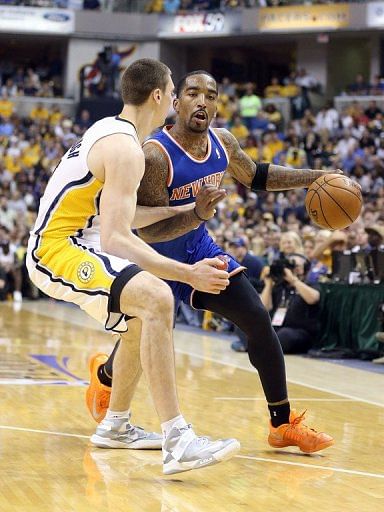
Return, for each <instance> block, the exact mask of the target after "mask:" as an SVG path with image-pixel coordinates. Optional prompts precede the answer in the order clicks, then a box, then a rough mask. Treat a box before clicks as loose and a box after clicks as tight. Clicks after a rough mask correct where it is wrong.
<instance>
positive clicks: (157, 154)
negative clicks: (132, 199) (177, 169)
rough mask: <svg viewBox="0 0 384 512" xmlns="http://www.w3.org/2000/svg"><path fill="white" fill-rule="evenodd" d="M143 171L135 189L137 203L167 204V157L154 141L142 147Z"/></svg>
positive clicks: (148, 204) (149, 204)
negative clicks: (137, 187)
mask: <svg viewBox="0 0 384 512" xmlns="http://www.w3.org/2000/svg"><path fill="white" fill-rule="evenodd" d="M143 151H144V156H145V172H144V176H143V179H142V180H141V183H140V186H139V190H138V191H137V204H138V205H140V206H168V204H169V195H168V190H167V180H168V158H167V156H166V155H165V153H164V152H163V150H162V149H161V147H160V146H158V145H157V144H156V143H154V142H148V143H147V144H145V145H144V147H143Z"/></svg>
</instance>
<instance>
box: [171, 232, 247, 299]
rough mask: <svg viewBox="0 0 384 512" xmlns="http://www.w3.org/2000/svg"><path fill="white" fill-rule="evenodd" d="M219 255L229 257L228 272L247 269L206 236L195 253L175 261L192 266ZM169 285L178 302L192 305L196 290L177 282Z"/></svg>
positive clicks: (190, 252)
mask: <svg viewBox="0 0 384 512" xmlns="http://www.w3.org/2000/svg"><path fill="white" fill-rule="evenodd" d="M219 255H223V256H227V257H228V272H230V273H231V272H234V273H236V271H238V272H240V271H241V270H244V269H245V267H243V266H241V265H240V264H239V263H238V262H237V261H236V260H235V259H234V258H233V257H232V256H231V255H230V254H227V253H226V252H224V251H223V250H222V249H221V247H219V246H218V245H216V244H215V242H214V241H213V240H212V238H211V237H210V236H205V237H204V238H203V239H202V240H201V242H200V243H198V244H197V245H196V248H195V249H194V251H189V252H188V253H187V254H186V255H185V254H184V256H185V257H183V258H182V259H181V258H174V259H177V261H181V262H182V263H188V264H189V265H192V264H193V263H196V262H198V261H201V260H203V259H204V258H214V257H215V256H219ZM167 283H168V284H169V286H170V287H171V289H172V293H173V295H174V297H175V300H176V302H179V301H182V302H185V303H187V304H191V295H192V292H193V291H194V290H193V288H192V287H191V286H189V284H185V283H180V282H177V281H167Z"/></svg>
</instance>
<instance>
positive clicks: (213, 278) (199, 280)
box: [189, 258, 229, 295]
mask: <svg viewBox="0 0 384 512" xmlns="http://www.w3.org/2000/svg"><path fill="white" fill-rule="evenodd" d="M223 266H224V264H223V261H222V260H220V259H219V258H205V259H204V260H201V261H198V262H197V263H194V264H193V265H191V267H192V268H191V278H190V280H189V284H190V285H191V286H192V288H194V289H195V290H198V291H200V292H206V293H213V294H216V295H218V294H219V293H220V292H222V291H223V290H225V289H226V287H227V286H228V285H229V274H228V272H226V271H225V270H219V269H220V268H223Z"/></svg>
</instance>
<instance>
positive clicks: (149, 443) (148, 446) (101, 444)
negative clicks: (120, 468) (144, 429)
mask: <svg viewBox="0 0 384 512" xmlns="http://www.w3.org/2000/svg"><path fill="white" fill-rule="evenodd" d="M161 441H162V440H161V439H153V440H148V439H147V440H146V441H143V440H139V439H138V440H137V441H132V443H129V444H127V443H123V442H122V441H115V440H114V439H107V438H105V437H101V436H98V435H97V434H93V436H92V437H91V443H92V444H93V445H94V446H97V447H98V448H115V449H116V448H119V449H125V450H161Z"/></svg>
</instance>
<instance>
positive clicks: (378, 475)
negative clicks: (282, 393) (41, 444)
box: [0, 425, 384, 479]
mask: <svg viewBox="0 0 384 512" xmlns="http://www.w3.org/2000/svg"><path fill="white" fill-rule="evenodd" d="M0 430H16V431H21V432H32V433H36V434H48V435H53V436H62V437H77V438H79V439H89V437H90V436H85V435H83V434H70V433H67V432H55V431H51V430H39V429H32V428H24V427H14V426H11V425H0ZM234 458H236V459H246V460H254V461H257V462H272V463H273V464H283V465H287V466H298V467H302V468H306V469H307V468H312V469H322V470H324V469H325V470H327V471H332V472H335V473H344V474H348V475H356V476H366V477H370V478H380V479H384V474H381V473H369V472H368V471H357V470H353V469H344V468H334V467H331V466H320V465H318V464H304V463H302V462H291V461H287V460H278V459H269V458H266V457H254V456H252V455H235V457H234Z"/></svg>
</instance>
